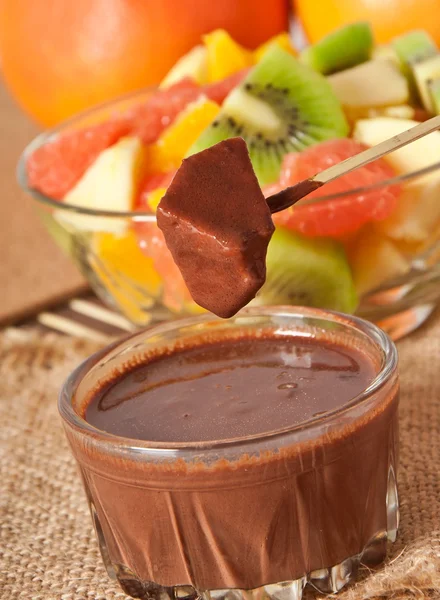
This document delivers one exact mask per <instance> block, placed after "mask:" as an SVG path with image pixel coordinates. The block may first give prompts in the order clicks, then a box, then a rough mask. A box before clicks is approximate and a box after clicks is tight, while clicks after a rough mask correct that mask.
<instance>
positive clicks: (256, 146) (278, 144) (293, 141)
mask: <svg viewBox="0 0 440 600" xmlns="http://www.w3.org/2000/svg"><path fill="white" fill-rule="evenodd" d="M348 129H349V128H348V123H347V120H346V118H345V116H344V112H343V110H342V107H341V104H340V102H339V100H338V99H337V97H336V95H335V93H334V92H333V89H332V87H331V85H330V83H329V82H328V81H327V80H326V79H325V77H323V76H322V75H320V74H319V73H316V72H315V71H313V70H312V69H310V68H309V67H307V66H306V65H303V64H301V63H300V62H299V61H298V60H297V59H295V58H294V57H293V56H292V55H291V54H289V53H288V52H286V51H284V50H282V49H281V48H280V47H278V46H274V47H273V48H270V49H269V50H268V51H267V52H266V53H265V55H264V56H263V58H262V59H261V61H260V62H259V63H258V64H257V65H256V66H255V67H254V68H253V69H252V71H251V72H250V73H249V75H248V76H247V77H246V78H245V79H244V81H243V82H242V83H241V84H240V85H239V86H237V87H236V88H235V89H234V90H232V92H231V93H230V94H229V96H228V97H227V98H226V100H225V101H224V103H223V106H222V109H221V111H220V113H219V114H218V115H217V117H216V119H215V120H214V121H213V123H211V125H209V126H208V128H207V129H205V131H204V132H202V134H201V136H200V137H199V138H198V140H196V142H195V143H194V144H193V146H192V147H191V148H190V150H189V152H188V155H191V154H194V153H196V152H200V151H202V150H204V149H205V148H208V147H210V146H212V145H214V144H216V143H218V142H220V141H222V140H224V139H226V138H229V137H237V136H240V137H242V138H243V139H244V140H245V141H246V143H247V146H248V150H249V154H250V157H251V161H252V164H253V167H254V170H255V173H256V175H257V177H258V180H259V182H260V185H265V184H267V183H272V182H273V181H276V180H277V179H278V177H279V173H280V168H281V162H282V159H283V156H284V155H285V154H287V153H288V152H295V151H301V150H304V148H307V147H308V146H311V145H313V144H316V143H318V142H321V141H323V140H328V139H332V138H338V137H345V136H346V135H347V134H348Z"/></svg>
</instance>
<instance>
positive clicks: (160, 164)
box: [147, 98, 220, 173]
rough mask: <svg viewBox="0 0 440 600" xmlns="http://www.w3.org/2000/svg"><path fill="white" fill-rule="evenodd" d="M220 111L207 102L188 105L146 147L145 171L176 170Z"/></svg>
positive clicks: (212, 103) (203, 99)
mask: <svg viewBox="0 0 440 600" xmlns="http://www.w3.org/2000/svg"><path fill="white" fill-rule="evenodd" d="M219 110H220V107H219V105H218V104H216V103H215V102H213V101H212V100H207V99H206V98H202V99H201V100H196V102H193V103H191V104H190V105H189V106H188V107H187V108H186V109H185V110H184V111H183V112H182V113H181V114H180V115H179V117H178V118H177V119H176V120H175V121H174V123H172V124H171V125H170V126H169V127H167V128H166V129H165V131H164V132H163V133H162V135H161V136H160V138H159V139H158V140H157V142H156V143H155V144H151V146H149V148H148V150H147V153H148V158H147V164H148V170H149V171H150V172H152V173H158V172H163V173H167V172H169V171H172V170H173V169H177V168H178V167H179V166H180V163H181V162H182V159H183V157H184V156H185V154H186V153H187V151H188V150H189V149H190V147H191V146H192V145H193V143H194V142H195V141H196V140H197V138H198V137H200V134H201V133H202V131H204V130H205V129H206V128H207V127H208V125H210V124H211V123H212V121H213V120H214V119H215V118H216V116H217V114H218V112H219Z"/></svg>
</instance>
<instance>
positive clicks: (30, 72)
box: [0, 0, 288, 125]
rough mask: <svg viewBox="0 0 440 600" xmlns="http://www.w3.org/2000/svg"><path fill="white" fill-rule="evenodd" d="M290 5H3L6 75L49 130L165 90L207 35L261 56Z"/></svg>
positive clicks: (252, 1) (173, 0)
mask: <svg viewBox="0 0 440 600" xmlns="http://www.w3.org/2000/svg"><path fill="white" fill-rule="evenodd" d="M287 22H288V7H287V3H286V2H285V0H270V1H268V0H239V1H238V0H221V1H217V2H209V1H207V0H67V1H63V0H1V2H0V56H1V62H2V68H3V74H4V78H5V81H6V84H7V85H8V87H9V89H10V90H11V92H12V94H13V95H14V96H15V98H16V99H17V101H18V103H19V104H20V105H21V106H22V108H23V109H24V110H25V111H26V112H28V113H29V114H30V115H31V116H32V117H34V118H35V119H36V120H37V121H39V122H40V123H41V124H43V125H53V124H55V123H58V122H60V121H61V120H63V119H65V118H66V117H68V116H70V115H72V114H74V113H76V112H78V111H80V110H82V109H84V108H87V107H89V106H92V105H93V104H96V103H98V102H102V101H104V100H107V99H111V98H113V97H115V96H117V95H118V94H122V93H125V92H130V91H132V90H136V89H139V88H142V87H144V86H147V85H149V84H154V83H158V82H159V81H160V80H161V78H162V77H163V76H164V75H165V73H166V72H167V71H168V70H169V68H170V67H171V66H172V65H173V63H174V62H175V61H176V59H177V58H179V57H180V56H181V55H182V54H184V53H185V52H187V51H188V50H189V49H190V48H191V47H192V46H194V45H195V44H197V43H198V42H199V40H200V35H201V34H202V33H207V32H209V31H211V30H213V29H215V28H217V27H222V28H224V29H227V30H228V31H229V32H230V33H231V34H232V36H233V37H234V38H235V39H237V41H238V42H240V43H241V44H243V45H245V46H249V47H250V48H254V47H255V46H257V45H258V44H260V43H261V42H263V41H265V40H266V39H267V38H269V37H270V36H272V35H274V34H276V33H278V32H280V31H283V30H285V29H286V27H287Z"/></svg>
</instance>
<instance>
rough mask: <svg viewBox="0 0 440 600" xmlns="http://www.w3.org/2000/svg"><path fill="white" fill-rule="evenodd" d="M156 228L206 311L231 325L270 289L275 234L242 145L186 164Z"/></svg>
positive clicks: (222, 147) (229, 143)
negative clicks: (269, 269)
mask: <svg viewBox="0 0 440 600" xmlns="http://www.w3.org/2000/svg"><path fill="white" fill-rule="evenodd" d="M157 224H158V226H159V227H160V229H161V230H162V232H163V234H164V236H165V240H166V243H167V246H168V248H169V249H170V251H171V254H172V255H173V259H174V261H175V263H176V264H177V266H178V267H179V269H180V271H181V273H182V275H183V278H184V280H185V283H186V285H187V286H188V289H189V291H190V293H191V296H192V297H193V299H194V300H195V302H197V304H199V305H200V306H202V307H203V308H206V309H208V310H210V311H211V312H213V313H214V314H216V315H218V316H220V317H224V318H227V317H231V316H232V315H234V314H235V313H236V312H237V311H239V310H240V309H241V308H243V306H245V305H246V304H248V302H250V300H252V298H254V297H255V294H256V293H257V292H258V290H259V289H260V288H261V286H262V285H263V284H264V282H265V279H266V252H267V246H268V244H269V241H270V238H271V237H272V234H273V232H274V226H273V223H272V217H271V213H270V210H269V207H268V205H267V202H266V200H265V198H264V195H263V193H262V191H261V189H260V186H259V184H258V181H257V178H256V176H255V173H254V171H253V168H252V164H251V161H250V158H249V153H248V150H247V147H246V143H245V141H244V140H243V139H242V138H232V139H228V140H224V141H223V142H220V143H218V144H216V145H215V146H212V147H211V148H208V149H207V150H204V151H203V152H199V153H198V154H194V155H193V156H190V157H189V158H187V159H185V160H184V161H183V163H182V166H181V167H180V169H179V170H178V172H177V173H176V175H175V177H174V179H173V181H172V183H171V185H170V186H169V188H168V190H167V192H166V194H165V196H164V197H163V198H162V200H161V202H160V204H159V206H158V209H157Z"/></svg>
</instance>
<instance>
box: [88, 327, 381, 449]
mask: <svg viewBox="0 0 440 600" xmlns="http://www.w3.org/2000/svg"><path fill="white" fill-rule="evenodd" d="M374 374H375V372H374V366H373V365H372V363H371V362H370V361H369V360H368V359H367V358H366V357H365V355H364V354H362V353H361V352H360V351H359V350H356V349H347V348H346V347H344V346H338V345H331V344H327V343H326V344H316V343H314V342H310V340H309V339H307V338H300V337H289V336H283V338H282V339H279V338H278V339H277V338H258V339H255V338H251V339H249V338H243V339H239V340H235V341H233V342H232V341H229V342H218V343H216V344H205V345H201V346H195V347H194V348H189V349H185V350H181V351H178V352H174V353H172V354H170V355H167V356H164V357H162V358H161V357H158V358H156V359H154V360H152V361H151V362H149V363H146V364H145V365H141V366H138V367H137V368H136V370H134V371H133V372H131V373H127V374H125V375H124V376H123V377H122V378H120V379H119V380H116V381H115V382H114V383H113V384H111V385H110V386H109V387H108V388H107V389H103V390H101V391H100V393H99V394H97V396H96V397H95V398H94V400H93V402H91V403H90V404H89V406H88V407H87V410H86V415H85V418H86V420H87V421H88V422H89V423H91V424H92V425H94V426H95V427H97V428H98V429H102V430H104V431H108V432H110V433H113V434H115V435H119V436H122V437H129V438H135V439H141V440H147V441H163V442H199V441H208V440H211V441H213V440H224V439H227V438H238V437H246V436H249V435H256V434H262V433H267V432H269V431H277V430H280V429H284V428H288V427H292V426H294V425H298V424H299V423H301V422H303V421H306V420H308V419H310V418H312V417H313V416H315V415H320V414H324V413H326V412H328V411H331V410H333V409H335V408H338V407H340V406H343V405H344V404H345V403H346V402H348V401H349V400H350V399H352V398H354V397H355V396H356V395H357V394H359V393H360V392H361V391H363V390H364V389H365V388H366V387H367V386H368V384H369V383H370V381H371V380H372V379H373V377H374Z"/></svg>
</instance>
